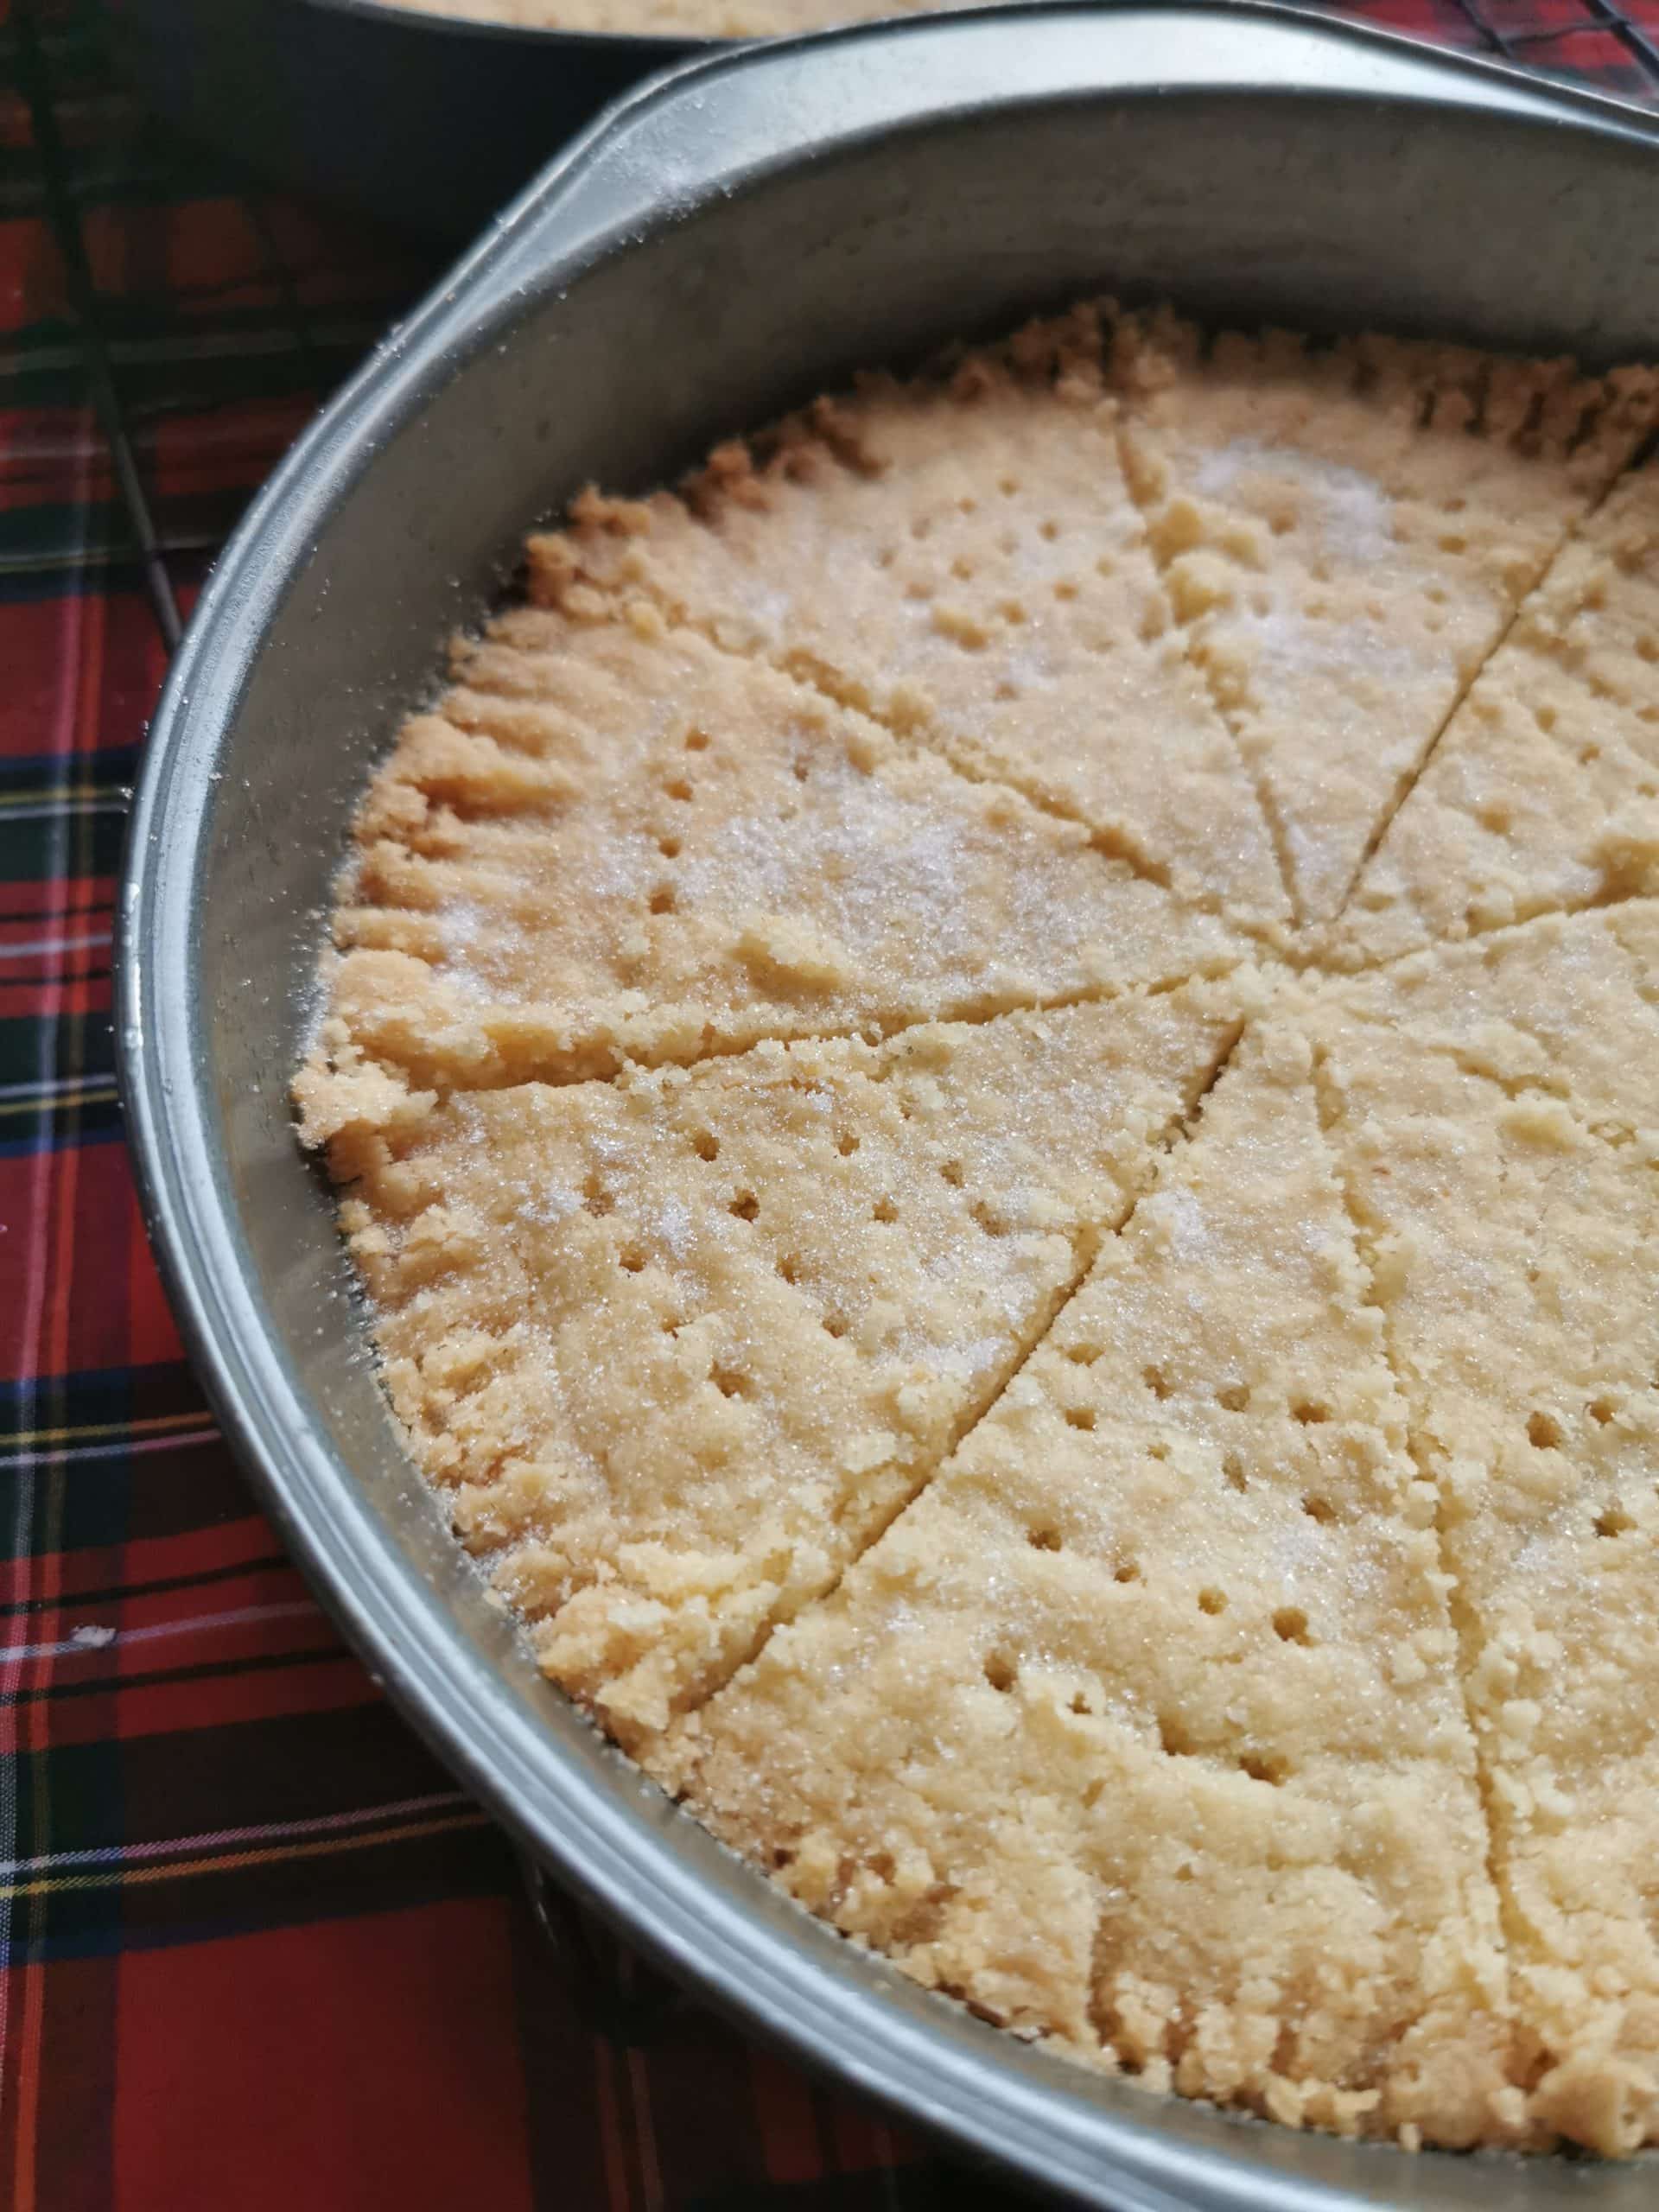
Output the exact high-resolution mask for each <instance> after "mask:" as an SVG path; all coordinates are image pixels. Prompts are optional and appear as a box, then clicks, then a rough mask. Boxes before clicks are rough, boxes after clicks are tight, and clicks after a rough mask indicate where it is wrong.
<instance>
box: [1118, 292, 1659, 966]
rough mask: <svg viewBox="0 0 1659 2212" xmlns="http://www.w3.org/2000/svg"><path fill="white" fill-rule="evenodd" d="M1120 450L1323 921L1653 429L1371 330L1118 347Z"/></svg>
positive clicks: (1602, 391)
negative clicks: (1573, 530)
mask: <svg viewBox="0 0 1659 2212" xmlns="http://www.w3.org/2000/svg"><path fill="white" fill-rule="evenodd" d="M1122 353H1123V356H1124V360H1125V364H1126V373H1128V374H1129V375H1130V376H1132V377H1133V378H1135V379H1137V380H1138V381H1139V382H1140V384H1141V387H1142V389H1141V392H1140V394H1139V397H1137V398H1136V399H1135V400H1134V401H1133V402H1132V403H1131V404H1128V406H1126V408H1125V410H1124V417H1123V435H1124V442H1125V448H1126V451H1127V453H1128V456H1129V461H1130V467H1131V473H1132V480H1133V481H1134V482H1135V486H1136V489H1137V491H1138V493H1139V494H1140V496H1141V499H1142V500H1143V502H1144V503H1145V505H1146V506H1147V512H1148V515H1149V517H1150V520H1151V524H1152V532H1153V540H1154V544H1155V545H1156V547H1157V548H1158V550H1159V552H1160V556H1161V558H1162V560H1163V562H1164V564H1165V577H1166V583H1167V586H1168V588H1169V591H1170V594H1171V596H1172V599H1173V601H1174V604H1175V607H1176V610H1177V612H1178V613H1179V615H1180V616H1181V618H1182V620H1184V621H1185V623H1186V624H1187V625H1188V626H1189V628H1188V634H1189V637H1190V639H1191V643H1192V651H1193V652H1194V654H1195V656H1196V658H1197V659H1198V662H1199V664H1201V665H1202V667H1203V668H1204V670H1205V673H1206V675H1207V676H1208V677H1209V680H1210V683H1211V687H1212V690H1214V693H1215V696H1217V699H1218V700H1219V701H1220V702H1221V703H1222V704H1223V706H1224V709H1225V710H1226V712H1227V714H1228V715H1229V718H1230V721H1231V722H1232V724H1233V727H1234V728H1235V729H1236V732H1237V734H1238V737H1239V741H1240V743H1241V745H1242V747H1243V750H1244V752H1245V754H1246V756H1247V758H1248V759H1249V761H1250V763H1251V765H1252V766H1253V768H1254V770H1255V773H1256V774H1257V775H1258V776H1259V777H1260V779H1262V785H1263V787H1264V790H1265V791H1266V794H1267V799H1268V806H1269V808H1270V810H1271V811H1272V812H1273V814H1274V816H1275V817H1276V819H1277V823H1278V825H1279V829H1280V832H1281V844H1282V849H1283V851H1284V854H1285V857H1286V862H1287V869H1288V873H1289V876H1290V881H1291V890H1292V893H1293V896H1294V899H1295V902H1296V907H1297V916H1298V918H1299V920H1300V921H1302V922H1304V923H1318V922H1321V921H1325V920H1328V919H1329V918H1331V917H1332V915H1333V914H1335V913H1336V912H1337V911H1338V908H1339V907H1340V906H1341V904H1342V902H1343V899H1344V896H1345V895H1346V893H1347V892H1348V889H1349V887H1350V886H1351V883H1352V882H1353V880H1354V878H1355V875H1356V874H1357V871H1358V869H1359V868H1360V866H1361V863H1362V862H1363V860H1364V858H1365V855H1366V853H1367V851H1368V849H1369V848H1370V844H1371V842H1372V841H1373V840H1374V839H1375V838H1376V837H1377V836H1380V835H1381V834H1382V832H1383V829H1384V827H1385V825H1386V823H1387V821H1388V818H1389V813H1390V811H1391V810H1393V808H1394V807H1395V804H1397V803H1398V801H1399V798H1400V796H1401V794H1402V792H1403V791H1405V790H1406V789H1407V788H1408V785H1409V783H1410V781H1411V779H1412V778H1413V776H1414V774H1415V773H1416V772H1417V769H1418V766H1419V765H1420V763H1421V760H1423V758H1424V756H1425V755H1426V754H1427V752H1428V750H1429V748H1430V747H1431V745H1432V744H1433V741H1434V738H1435V736H1436V734H1437V733H1438V732H1439V730H1440V728H1441V725H1442V724H1443V723H1444V721H1445V720H1446V715H1448V714H1449V713H1450V712H1451V710H1452V707H1453V706H1454V704H1455V703H1456V702H1457V699H1458V696H1459V693H1460V692H1461V690H1463V689H1464V687H1465V685H1466V684H1467V683H1469V681H1470V679H1471V677H1473V676H1474V674H1475V672H1476V671H1477V670H1478V668H1479V666H1480V664H1481V663H1482V662H1483V661H1484V659H1485V658H1486V657H1487V655H1488V654H1489V653H1490V652H1491V650H1492V647H1493V645H1495V644H1496V643H1497V639H1499V638H1500V637H1501V636H1502V634H1503V629H1504V627H1505V625H1506V624H1507V623H1508V622H1509V620H1510V617H1511V615H1512V614H1513V613H1514V611H1515V609H1516V606H1517V605H1518V604H1519V603H1520V601H1521V600H1522V597H1523V596H1524V594H1526V593H1527V592H1528V591H1529V590H1530V589H1531V588H1532V587H1533V586H1534V585H1535V583H1536V582H1537V581H1538V579H1539V577H1540V576H1541V575H1542V574H1543V572H1544V570H1545V569H1546V567H1547V566H1548V563H1549V561H1550V560H1551V558H1552V557H1553V556H1554V553H1555V552H1556V550H1557V549H1558V548H1559V547H1560V543H1561V541H1562V539H1563V538H1564V537H1565V536H1566V535H1567V531H1568V530H1569V528H1570V527H1571V525H1572V524H1573V521H1574V519H1575V518H1577V517H1578V516H1580V515H1581V514H1582V513H1583V512H1584V511H1585V509H1586V507H1587V506H1588V505H1590V504H1591V503H1592V501H1593V500H1595V499H1597V498H1598V497H1599V495H1600V494H1601V493H1602V492H1603V491H1605V487H1606V486H1607V484H1608V483H1609V481H1610V480H1611V478H1612V476H1613V475H1614V474H1615V473H1616V471H1617V470H1618V468H1619V467H1621V466H1622V465H1623V464H1624V461H1626V460H1627V459H1628V458H1629V456H1630V452H1631V451H1632V449H1633V448H1634V445H1635V443H1636V441H1637V438H1638V437H1639V436H1640V435H1642V434H1643V431H1644V430H1645V429H1647V428H1648V427H1649V424H1650V423H1651V421H1652V419H1653V414H1654V405H1655V394H1656V380H1655V378H1654V377H1653V376H1652V375H1651V374H1650V373H1649V372H1647V371H1645V370H1643V371H1621V372H1618V373H1617V374H1615V375H1614V376H1612V377H1611V378H1605V379H1603V380H1599V381H1587V380H1585V379H1582V378H1580V377H1579V376H1578V375H1577V373H1576V372H1574V371H1573V369H1572V368H1571V366H1570V365H1567V364H1566V363H1547V362H1525V361H1518V360H1504V359H1495V358H1493V357H1491V356H1489V355H1481V354H1475V353H1462V352H1457V351H1454V350H1452V349H1451V348H1448V347H1445V346H1427V345H1413V344H1408V343H1404V342H1402V341H1398V340H1386V339H1376V338H1363V339H1357V340H1351V341H1347V342H1344V343H1343V344H1340V345H1338V346H1333V347H1331V348H1329V349H1326V350H1323V351H1320V350H1318V349H1314V348H1312V347H1310V346H1307V345H1306V343H1305V342H1304V341H1303V340H1300V339H1299V338H1295V337H1293V336H1291V335H1289V334H1283V333H1278V334H1269V335H1268V336H1267V337H1264V338H1262V339H1259V340H1258V339H1249V338H1244V337H1240V336H1224V337H1221V338H1218V339H1217V340H1216V341H1215V344H1214V346H1213V348H1212V350H1211V351H1210V352H1209V353H1207V354H1206V353H1203V352H1202V350H1201V347H1200V343H1199V340H1198V337H1197V335H1196V334H1195V333H1194V332H1193V331H1192V329H1191V328H1190V327H1187V326H1185V325H1181V324H1177V323H1174V322H1173V321H1157V322H1154V323H1153V324H1152V325H1150V326H1147V327H1144V328H1143V329H1142V330H1141V332H1140V333H1138V334H1135V336H1134V337H1132V338H1131V339H1129V340H1128V342H1127V343H1126V344H1125V345H1124V346H1123V347H1122Z"/></svg>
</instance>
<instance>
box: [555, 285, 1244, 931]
mask: <svg viewBox="0 0 1659 2212" xmlns="http://www.w3.org/2000/svg"><path fill="white" fill-rule="evenodd" d="M531 588H532V590H533V591H534V592H537V593H538V594H540V595H541V596H542V597H543V599H545V600H548V601H554V602H557V603H560V604H565V605H571V604H574V605H575V606H578V607H581V606H591V605H592V604H593V603H594V594H595V592H596V591H597V592H598V594H600V596H601V598H603V599H606V600H611V599H613V598H614V596H615V595H616V594H625V595H626V594H628V593H630V592H639V593H644V594H647V595H648V596H649V597H650V599H651V600H652V602H653V603H654V604H656V605H657V606H658V607H661V608H663V609H664V611H665V612H667V613H669V614H670V615H671V617H672V618H673V619H674V620H677V621H686V622H690V623H692V624H694V625H696V626H697V627H699V628H700V629H702V630H704V631H705V632H708V633H709V634H710V635H711V636H714V637H715V638H717V639H720V640H721V643H722V644H724V645H727V646H728V648H730V649H731V650H733V651H734V652H749V653H758V654H761V655H764V656H765V657H766V658H770V659H771V660H772V661H773V662H775V663H777V664H780V665H783V666H785V667H787V668H791V669H793V670H795V671H798V672H799V673H801V674H803V675H804V676H806V677H810V679H811V680H812V681H814V682H816V683H819V684H821V685H822V686H823V688H825V689H826V690H829V691H831V692H832V693H834V694H835V696H837V697H840V698H843V699H847V700H849V701H851V702H853V703H855V704H856V705H858V706H860V707H861V708H862V709H865V710H866V711H868V712H869V713H871V714H873V715H876V716H877V717H878V718H879V719H880V720H882V721H886V722H887V723H888V724H889V725H890V726H892V727H894V728H899V729H900V730H901V731H903V732H905V733H906V734H912V735H914V736H915V737H917V738H918V739H920V740H923V741H925V742H927V743H929V744H931V745H933V746H936V747H939V748H940V749H942V750H943V751H944V753H946V754H947V755H948V756H949V757H950V759H951V760H955V761H957V763H958V764H960V765H961V766H963V767H964V768H966V769H968V770H969V772H972V773H974V774H976V775H984V776H988V777H992V778H995V779H1001V780H1003V781H1006V782H1007V783H1010V784H1013V785H1016V786H1017V787H1018V788H1019V789H1020V790H1022V791H1026V792H1027V793H1028V794H1029V795H1030V796H1032V797H1033V798H1035V799H1036V800H1038V801H1039V804H1043V805H1045V806H1048V807H1052V808H1056V809H1058V810H1063V811H1065V812H1066V813H1069V814H1071V815H1074V816H1075V817H1077V819H1079V820H1081V821H1084V822H1086V823H1089V824H1090V826H1091V827H1092V828H1094V829H1096V831H1097V832H1099V833H1100V834H1102V835H1103V836H1106V837H1107V838H1109V839H1110V840H1112V841H1113V842H1115V843H1116V845H1117V846H1118V847H1119V848H1121V849H1122V850H1123V851H1124V852H1125V853H1127V854H1128V855H1131V856H1132V857H1134V858H1135V861H1137V863H1138V864H1139V865H1141V866H1142V867H1143V868H1151V869H1154V870H1157V871H1160V872H1162V873H1165V874H1167V877H1168V879H1169V880H1170V882H1171V883H1172V884H1173V886H1174V887H1175V888H1176V889H1177V890H1179V892H1181V893H1183V894H1184V895H1185V896H1186V897H1188V898H1191V899H1194V900H1196V901H1198V902H1201V903H1204V904H1206V905H1209V906H1211V907H1214V908H1217V909H1223V908H1224V909H1226V910H1228V911H1230V912H1234V913H1235V914H1236V915H1237V916H1239V917H1240V918H1243V919H1246V920H1249V921H1251V922H1255V923H1267V924H1271V923H1274V922H1278V921H1281V920H1282V919H1283V918H1284V916H1285V914H1286V911H1287V909H1286V904H1285V898H1284V892H1283V887H1282V884H1281V880H1280V873H1279V868H1278V863H1277V861H1276V860H1275V858H1274V851H1273V846H1272V842H1271V839H1270V838H1269V836H1268V830H1267V825H1266V823H1264V821H1263V819H1262V814H1261V810H1260V809H1259V807H1258V805H1257V803H1256V800H1255V793H1254V790H1253V787H1252V785H1251V783H1250V780H1249V777H1248V776H1247V775H1246V773H1245V772H1244V770H1243V765H1242V763H1241V761H1240V760H1239V758H1238V753H1237V748H1236V745H1235V744H1234V742H1233V741H1232V739H1231V737H1230V734H1229V732H1228V730H1227V728H1226V725H1225V724H1224V721H1222V719H1221V718H1220V716H1219V715H1217V713H1216V710H1215V709H1214V707H1213V705H1212V704H1211V701H1210V699H1209V698H1208V696H1206V693H1205V686H1204V684H1203V683H1202V681H1201V680H1200V679H1199V677H1198V676H1197V674H1196V673H1195V671H1193V670H1192V667H1191V666H1190V665H1189V664H1188V663H1187V660H1186V657H1185V653H1184V652H1183V650H1182V645H1181V641H1180V639H1179V635H1178V633H1177V632H1176V631H1175V628H1174V626H1173V622H1172V620H1171V617H1170V612H1169V607H1168V602H1167V601H1166V597H1165V594H1164V591H1163V588H1162V586H1161V585H1160V582H1159V580H1158V576H1157V573H1156V569H1155V567H1154V563H1153V560H1152V556H1151V554H1150V551H1149V550H1148V547H1147V535H1146V530H1145V526H1144V524H1143V523H1142V521H1141V516H1140V513H1139V512H1138V511H1137V509H1136V507H1135V502H1134V500H1133V499H1131V498H1130V496H1129V493H1128V488H1127V486H1126V485H1125V483H1124V481H1123V476H1122V469H1121V467H1120V466H1119V460H1118V452H1117V443H1116V401H1115V400H1114V399H1113V398H1112V397H1110V396H1109V393H1108V391H1107V390H1106V388H1105V381H1104V376H1103V369H1102V365H1101V360H1100V346H1099V332H1098V326H1097V323H1096V319H1095V318H1094V317H1093V316H1092V315H1089V314H1087V313H1081V312H1080V313H1079V314H1077V315H1074V316H1073V317H1071V318H1070V319H1069V320H1067V321H1065V322H1062V323H1059V324H1050V325H1038V326H1035V327H1033V329H1031V330H1029V331H1027V332H1026V333H1024V334H1022V335H1021V336H1020V337H1019V338H1017V339H1015V340H1013V341H1012V342H1011V344H1010V345H1009V346H1007V348H1004V349H1001V350H1000V351H998V352H995V353H976V354H974V355H972V356H970V357H969V359H968V360H967V362H966V363H965V364H964V365H963V366H962V367H961V369H960V370H959V371H958V372H957V374H956V375H955V377H954V378H950V379H943V378H938V379H935V378H922V379H918V380H917V381H915V382H912V383H899V382H897V381H895V380H894V379H893V378H885V377H873V378H866V379H865V380H864V381H863V382H862V383H861V384H860V385H859V386H858V388H857V389H856V391H854V392H853V393H852V394H850V395H849V396H847V397H842V398H836V399H835V400H824V401H820V402H819V403H818V404H817V405H816V406H815V407H813V408H812V409H810V410H808V411H807V413H806V414H804V416H796V417H793V418H791V420H790V421H788V422H786V423H784V424H783V425H781V426H780V427H779V429H776V430H775V431H773V432H772V434H771V435H769V436H768V437H766V439H764V440H761V441H758V442H754V443H753V444H733V445H730V446H728V447H724V448H721V450H720V451H719V452H717V453H716V454H715V456H714V459H713V460H712V461H711V462H710V463H709V467H708V468H707V469H706V470H705V471H704V472H703V474H702V475H701V476H700V477H698V478H696V479H695V480H693V481H692V483H691V484H690V486H688V487H687V491H686V495H685V497H683V498H681V497H679V496H677V495H675V494H672V493H658V494H657V495H656V496H655V497H654V498H652V499H647V500H645V501H618V500H607V499H599V498H596V497H594V496H592V495H589V496H588V498H586V499H582V500H581V501H579V502H578V503H577V505H576V508H575V518H574V520H573V522H572V524H571V526H570V527H569V529H568V530H566V531H562V532H560V533H559V534H558V535H557V536H555V537H542V538H537V539H532V540H531Z"/></svg>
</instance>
